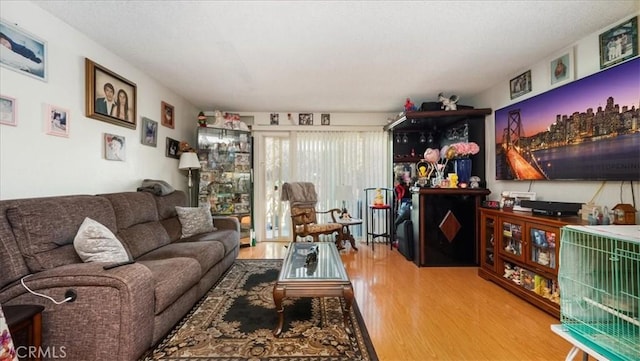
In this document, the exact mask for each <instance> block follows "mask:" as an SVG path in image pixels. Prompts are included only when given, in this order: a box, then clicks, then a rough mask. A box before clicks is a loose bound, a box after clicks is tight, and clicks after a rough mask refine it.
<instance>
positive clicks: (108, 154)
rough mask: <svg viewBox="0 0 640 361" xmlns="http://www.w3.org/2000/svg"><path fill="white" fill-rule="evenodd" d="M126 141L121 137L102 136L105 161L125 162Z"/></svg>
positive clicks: (112, 135) (107, 134)
mask: <svg viewBox="0 0 640 361" xmlns="http://www.w3.org/2000/svg"><path fill="white" fill-rule="evenodd" d="M125 141H126V139H125V137H123V136H121V135H115V134H109V133H105V134H104V158H105V159H106V160H117V161H120V162H124V161H125V157H126V143H125Z"/></svg>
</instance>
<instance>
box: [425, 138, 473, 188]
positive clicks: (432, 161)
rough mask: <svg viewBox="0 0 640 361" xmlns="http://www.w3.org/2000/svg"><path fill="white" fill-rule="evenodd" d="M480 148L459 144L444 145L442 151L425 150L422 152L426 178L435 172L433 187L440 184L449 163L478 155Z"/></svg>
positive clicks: (466, 143)
mask: <svg viewBox="0 0 640 361" xmlns="http://www.w3.org/2000/svg"><path fill="white" fill-rule="evenodd" d="M479 151H480V147H479V146H478V144H477V143H474V142H460V143H453V144H451V145H445V146H444V147H442V149H440V150H438V149H433V148H427V150H425V152H424V160H425V161H426V162H427V163H428V165H429V166H428V168H429V169H428V173H427V178H430V177H431V175H432V174H433V173H434V172H435V174H436V181H435V184H434V185H438V184H440V181H441V180H443V179H445V176H444V172H445V169H446V168H447V165H448V164H449V161H450V160H452V159H456V158H466V157H468V156H470V155H474V154H478V152H479Z"/></svg>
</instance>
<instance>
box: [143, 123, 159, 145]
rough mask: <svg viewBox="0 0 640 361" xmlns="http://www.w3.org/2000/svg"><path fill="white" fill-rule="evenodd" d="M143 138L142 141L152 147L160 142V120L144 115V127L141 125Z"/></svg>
mask: <svg viewBox="0 0 640 361" xmlns="http://www.w3.org/2000/svg"><path fill="white" fill-rule="evenodd" d="M140 128H141V130H140V133H141V137H142V138H141V140H140V142H141V143H142V144H144V145H148V146H150V147H155V146H157V144H158V122H156V121H153V120H151V119H149V118H145V117H142V127H140Z"/></svg>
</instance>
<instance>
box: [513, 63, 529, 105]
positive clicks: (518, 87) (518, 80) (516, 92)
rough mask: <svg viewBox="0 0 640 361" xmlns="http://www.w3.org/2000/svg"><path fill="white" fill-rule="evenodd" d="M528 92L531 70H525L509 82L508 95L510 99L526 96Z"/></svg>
mask: <svg viewBox="0 0 640 361" xmlns="http://www.w3.org/2000/svg"><path fill="white" fill-rule="evenodd" d="M530 91H531V70H527V71H525V72H524V73H522V74H520V75H518V76H517V77H515V78H513V79H511V80H510V81H509V94H510V95H511V99H515V98H517V97H519V96H521V95H524V94H527V93H528V92H530Z"/></svg>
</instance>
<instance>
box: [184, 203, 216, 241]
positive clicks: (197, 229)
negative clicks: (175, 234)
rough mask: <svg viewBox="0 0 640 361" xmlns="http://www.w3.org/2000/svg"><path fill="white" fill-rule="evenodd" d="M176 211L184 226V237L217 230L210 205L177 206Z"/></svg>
mask: <svg viewBox="0 0 640 361" xmlns="http://www.w3.org/2000/svg"><path fill="white" fill-rule="evenodd" d="M176 213H178V219H179V220H180V225H181V226H182V238H187V237H191V236H193V235H196V234H200V233H205V232H211V231H215V230H216V228H215V227H214V226H213V217H211V211H210V210H209V208H208V207H180V206H176Z"/></svg>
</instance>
